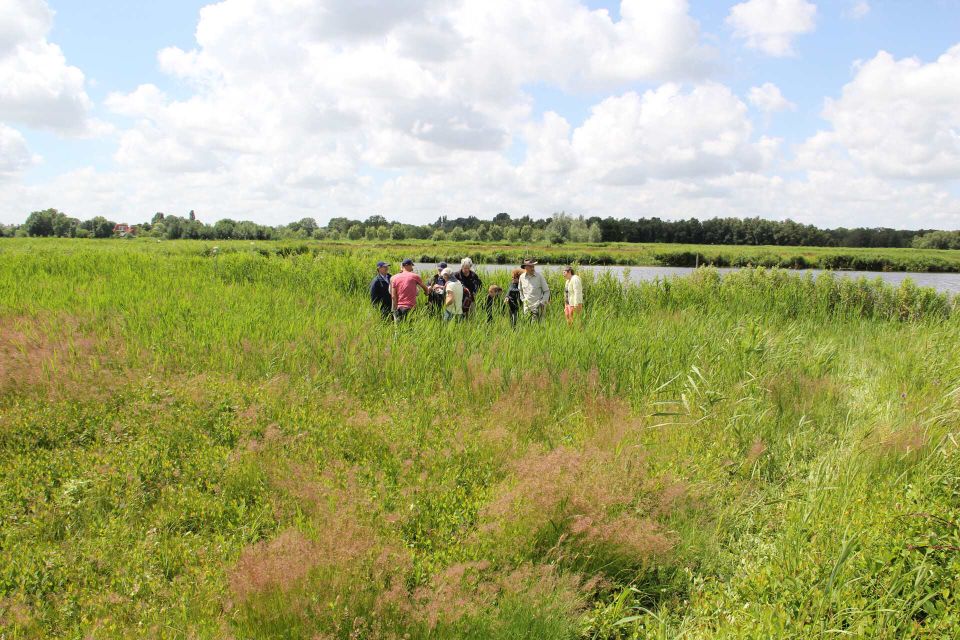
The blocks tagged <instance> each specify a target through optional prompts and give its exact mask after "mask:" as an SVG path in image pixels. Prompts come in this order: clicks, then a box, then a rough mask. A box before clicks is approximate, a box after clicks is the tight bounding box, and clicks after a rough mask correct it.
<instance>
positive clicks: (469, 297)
mask: <svg viewBox="0 0 960 640" xmlns="http://www.w3.org/2000/svg"><path fill="white" fill-rule="evenodd" d="M472 306H473V291H470V289H468V288H467V287H464V288H463V314H464V315H466V314H468V313H469V312H470V307H472Z"/></svg>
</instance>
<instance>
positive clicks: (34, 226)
mask: <svg viewBox="0 0 960 640" xmlns="http://www.w3.org/2000/svg"><path fill="white" fill-rule="evenodd" d="M57 213H60V212H59V211H57V210H56V209H44V210H43V211H34V212H33V213H31V214H30V215H29V216H27V221H26V222H24V223H23V226H24V228H25V229H26V230H27V235H29V236H33V237H40V238H47V237H50V236H52V235H53V216H54V214H57Z"/></svg>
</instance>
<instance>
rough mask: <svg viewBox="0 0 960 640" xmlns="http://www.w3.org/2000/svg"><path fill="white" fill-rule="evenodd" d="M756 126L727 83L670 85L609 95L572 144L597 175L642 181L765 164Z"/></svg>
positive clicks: (616, 180)
mask: <svg viewBox="0 0 960 640" xmlns="http://www.w3.org/2000/svg"><path fill="white" fill-rule="evenodd" d="M751 130H752V126H751V124H750V120H749V118H748V117H747V107H746V105H744V104H743V102H741V101H740V100H739V99H738V98H737V97H736V96H734V95H733V94H732V93H731V92H730V90H729V89H728V88H727V87H725V86H723V85H719V84H715V83H709V84H704V85H700V86H697V87H695V88H694V89H693V90H691V91H689V92H684V91H683V90H682V89H681V88H680V86H678V85H676V84H666V85H663V86H661V87H659V88H658V89H656V90H653V91H647V92H645V93H644V94H643V95H638V94H636V93H633V92H630V93H626V94H624V95H622V96H619V97H611V98H607V99H606V100H604V101H603V102H601V103H600V104H599V105H597V106H595V107H594V108H593V110H592V112H591V114H590V117H589V118H587V120H586V122H584V124H583V126H581V127H579V128H578V129H577V130H576V131H575V132H574V133H573V139H572V145H573V149H574V152H575V153H576V155H577V157H578V158H579V159H580V163H581V164H582V165H583V166H584V168H585V169H586V170H587V171H588V172H589V174H590V177H591V178H593V179H596V180H599V181H600V182H603V183H608V184H621V185H624V184H642V183H643V182H644V181H646V180H648V179H650V178H694V177H701V176H708V175H717V174H724V173H732V172H735V171H738V170H740V169H749V170H756V169H759V168H760V167H761V166H762V164H763V153H761V150H760V149H759V148H758V147H757V146H756V145H755V144H754V143H753V142H752V141H751V139H750V137H751Z"/></svg>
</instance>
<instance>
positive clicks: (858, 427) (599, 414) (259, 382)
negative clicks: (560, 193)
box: [0, 241, 960, 639]
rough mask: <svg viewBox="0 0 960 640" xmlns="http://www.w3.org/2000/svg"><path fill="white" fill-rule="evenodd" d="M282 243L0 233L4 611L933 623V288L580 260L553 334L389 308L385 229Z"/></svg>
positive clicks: (17, 633) (628, 632) (176, 623)
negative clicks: (378, 246)
mask: <svg viewBox="0 0 960 640" xmlns="http://www.w3.org/2000/svg"><path fill="white" fill-rule="evenodd" d="M296 246H297V245H292V247H293V248H291V249H289V250H285V251H283V252H281V251H279V250H273V249H276V248H277V247H273V249H272V250H265V249H263V248H262V247H259V246H257V245H250V244H249V243H232V244H230V245H225V246H220V245H217V250H216V251H214V250H213V247H214V245H213V244H212V243H207V244H205V245H201V244H199V243H189V242H184V243H152V244H151V243H141V242H136V243H128V244H124V243H111V242H107V243H102V244H92V243H82V242H50V243H43V242H37V241H9V242H5V243H3V244H2V245H0V629H2V631H0V635H3V636H4V637H7V638H47V637H77V638H83V637H95V638H128V637H156V638H180V637H195V638H276V637H284V638H463V637H468V638H470V637H472V638H520V637H536V638H571V639H572V638H650V637H654V638H757V639H760V638H770V637H783V638H787V637H793V638H808V637H809V638H813V637H825V636H828V635H829V636H833V635H842V636H847V637H858V638H947V637H956V636H958V635H960V615H958V611H960V606H958V602H957V593H958V592H960V578H958V576H960V524H958V523H960V473H958V471H960V464H958V462H960V453H958V437H960V434H958V426H957V425H958V420H960V404H958V397H960V358H958V355H957V350H956V348H955V345H956V344H957V340H958V337H960V335H958V334H960V331H958V329H960V326H958V321H957V316H956V314H955V301H954V300H953V299H951V298H950V297H948V296H946V295H943V294H938V293H936V292H934V291H932V290H929V289H923V288H917V287H915V286H913V285H911V284H909V283H906V284H904V285H903V286H901V287H899V288H892V287H889V286H887V285H884V284H883V283H881V282H875V281H866V280H860V281H856V280H846V279H840V278H833V277H830V276H829V275H823V276H820V277H817V278H812V277H805V276H798V275H796V274H793V273H790V272H788V271H784V270H779V269H763V268H760V269H751V270H744V271H742V272H738V273H734V274H729V275H726V276H724V277H723V278H721V277H720V276H719V274H718V273H717V272H716V271H715V270H712V269H702V270H699V271H697V272H696V273H695V274H694V275H693V276H691V277H687V278H674V279H667V280H661V281H657V282H652V283H644V284H624V283H623V282H622V281H621V280H620V279H618V278H616V277H614V276H612V275H605V276H602V277H598V278H593V277H590V275H589V274H584V280H585V291H586V297H587V312H586V314H585V317H584V318H583V322H582V324H580V325H578V326H576V327H574V328H569V327H567V326H566V323H565V321H564V320H563V317H562V309H561V308H559V305H556V304H554V305H552V306H551V311H550V313H549V315H548V317H547V318H546V319H545V320H544V322H543V323H541V324H538V325H535V326H531V325H525V324H524V325H521V326H519V327H517V328H516V329H511V328H510V326H509V323H508V321H507V319H506V318H505V317H501V316H498V317H496V318H495V319H494V321H493V322H491V323H488V322H487V321H486V319H485V318H481V317H476V318H473V319H472V320H471V321H469V322H467V323H464V324H462V325H456V326H444V325H442V324H441V323H440V322H439V321H438V320H437V319H436V318H434V317H432V316H431V315H430V314H429V313H428V312H427V310H425V309H423V310H420V311H418V312H417V313H416V314H415V315H414V317H413V318H412V319H411V321H410V322H409V323H408V324H405V325H402V326H396V325H393V324H390V323H384V322H382V321H381V320H380V318H379V315H378V313H377V312H375V310H374V309H372V308H371V307H370V305H369V303H368V302H367V300H366V286H367V283H368V282H369V279H370V277H371V275H372V274H371V273H370V271H371V268H370V265H371V264H372V261H373V260H375V259H379V258H381V257H387V258H388V259H391V258H392V259H393V261H394V262H396V258H397V257H399V256H398V255H395V254H393V253H392V252H391V251H389V250H385V251H383V252H382V253H375V252H374V250H372V249H371V248H364V247H345V248H334V249H331V250H329V251H327V250H322V249H318V250H314V249H316V247H308V248H307V249H306V250H300V249H297V248H296ZM280 248H283V246H281V247H280ZM482 275H483V277H484V279H485V281H487V280H489V282H490V283H494V282H496V283H499V284H501V285H504V284H506V283H505V280H504V278H505V277H506V275H505V274H504V273H503V272H491V273H488V274H482ZM550 282H551V287H552V288H553V290H554V292H555V293H557V292H559V291H560V284H561V280H560V279H559V276H556V277H555V276H551V278H550Z"/></svg>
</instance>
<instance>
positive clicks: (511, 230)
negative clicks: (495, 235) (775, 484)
mask: <svg viewBox="0 0 960 640" xmlns="http://www.w3.org/2000/svg"><path fill="white" fill-rule="evenodd" d="M503 239H504V240H506V241H507V242H519V241H520V229H517V228H516V227H508V228H507V229H506V230H505V231H504V232H503Z"/></svg>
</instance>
